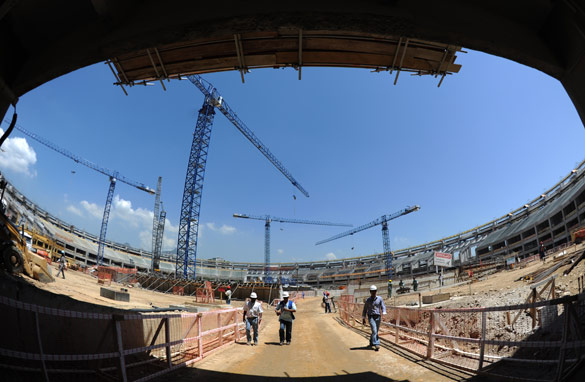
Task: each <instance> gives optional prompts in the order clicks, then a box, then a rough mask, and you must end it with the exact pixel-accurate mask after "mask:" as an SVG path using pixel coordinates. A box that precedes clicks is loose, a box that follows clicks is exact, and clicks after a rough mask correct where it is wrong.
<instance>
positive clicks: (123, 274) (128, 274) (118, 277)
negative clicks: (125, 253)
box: [97, 265, 137, 283]
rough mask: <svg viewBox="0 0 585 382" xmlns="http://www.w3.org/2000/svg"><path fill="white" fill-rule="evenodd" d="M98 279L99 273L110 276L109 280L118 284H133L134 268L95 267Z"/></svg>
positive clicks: (134, 277)
mask: <svg viewBox="0 0 585 382" xmlns="http://www.w3.org/2000/svg"><path fill="white" fill-rule="evenodd" d="M97 271H98V277H99V274H100V272H101V273H108V274H110V276H111V280H112V281H115V282H120V283H135V282H136V272H137V270H136V268H119V267H106V266H103V265H99V266H98V267H97Z"/></svg>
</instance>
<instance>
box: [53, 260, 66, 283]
mask: <svg viewBox="0 0 585 382" xmlns="http://www.w3.org/2000/svg"><path fill="white" fill-rule="evenodd" d="M65 263H66V260H65V255H61V258H60V259H59V271H58V272H57V276H55V277H59V273H61V274H62V275H63V279H65Z"/></svg>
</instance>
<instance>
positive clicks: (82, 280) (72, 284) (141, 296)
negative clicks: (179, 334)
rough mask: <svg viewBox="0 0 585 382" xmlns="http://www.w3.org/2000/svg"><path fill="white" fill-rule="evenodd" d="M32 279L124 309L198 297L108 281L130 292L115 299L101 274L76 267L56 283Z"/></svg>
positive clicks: (51, 288)
mask: <svg viewBox="0 0 585 382" xmlns="http://www.w3.org/2000/svg"><path fill="white" fill-rule="evenodd" d="M50 267H51V266H50ZM52 268H53V269H52V271H53V275H56V274H57V268H56V267H54V266H53V267H52ZM27 279H28V278H27ZM28 280H29V281H30V282H31V283H33V284H35V285H36V286H37V287H38V288H40V289H44V290H48V291H50V292H52V293H57V294H62V295H65V296H69V297H71V298H74V299H76V300H79V301H85V302H90V303H93V304H99V305H107V306H113V307H116V308H121V309H133V308H138V309H150V308H153V307H161V308H167V307H169V306H170V305H184V304H186V303H193V302H194V301H195V297H193V296H176V295H173V294H165V293H160V292H153V291H150V290H145V289H142V288H127V287H126V286H124V285H122V284H118V283H115V282H113V283H112V284H111V285H106V287H107V288H111V289H115V290H120V288H121V287H126V288H127V289H128V293H130V302H123V301H115V300H111V299H109V298H105V297H101V296H100V288H101V287H102V286H104V285H100V284H98V283H97V278H95V277H92V276H90V275H88V274H85V273H82V272H78V271H72V270H67V271H65V279H63V278H62V277H61V276H59V277H58V278H56V280H55V282H53V283H48V284H45V283H41V282H39V281H35V280H32V279H28ZM217 306H222V304H221V303H219V304H217ZM227 306H228V305H225V307H227Z"/></svg>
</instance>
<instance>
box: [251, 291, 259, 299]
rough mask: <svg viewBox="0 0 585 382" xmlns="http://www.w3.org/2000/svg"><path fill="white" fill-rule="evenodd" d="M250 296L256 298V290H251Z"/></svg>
mask: <svg viewBox="0 0 585 382" xmlns="http://www.w3.org/2000/svg"><path fill="white" fill-rule="evenodd" d="M250 298H258V295H257V294H256V292H252V293H250Z"/></svg>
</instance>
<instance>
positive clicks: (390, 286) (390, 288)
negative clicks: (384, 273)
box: [388, 280, 392, 298]
mask: <svg viewBox="0 0 585 382" xmlns="http://www.w3.org/2000/svg"><path fill="white" fill-rule="evenodd" d="M390 297H392V280H388V298H390Z"/></svg>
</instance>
